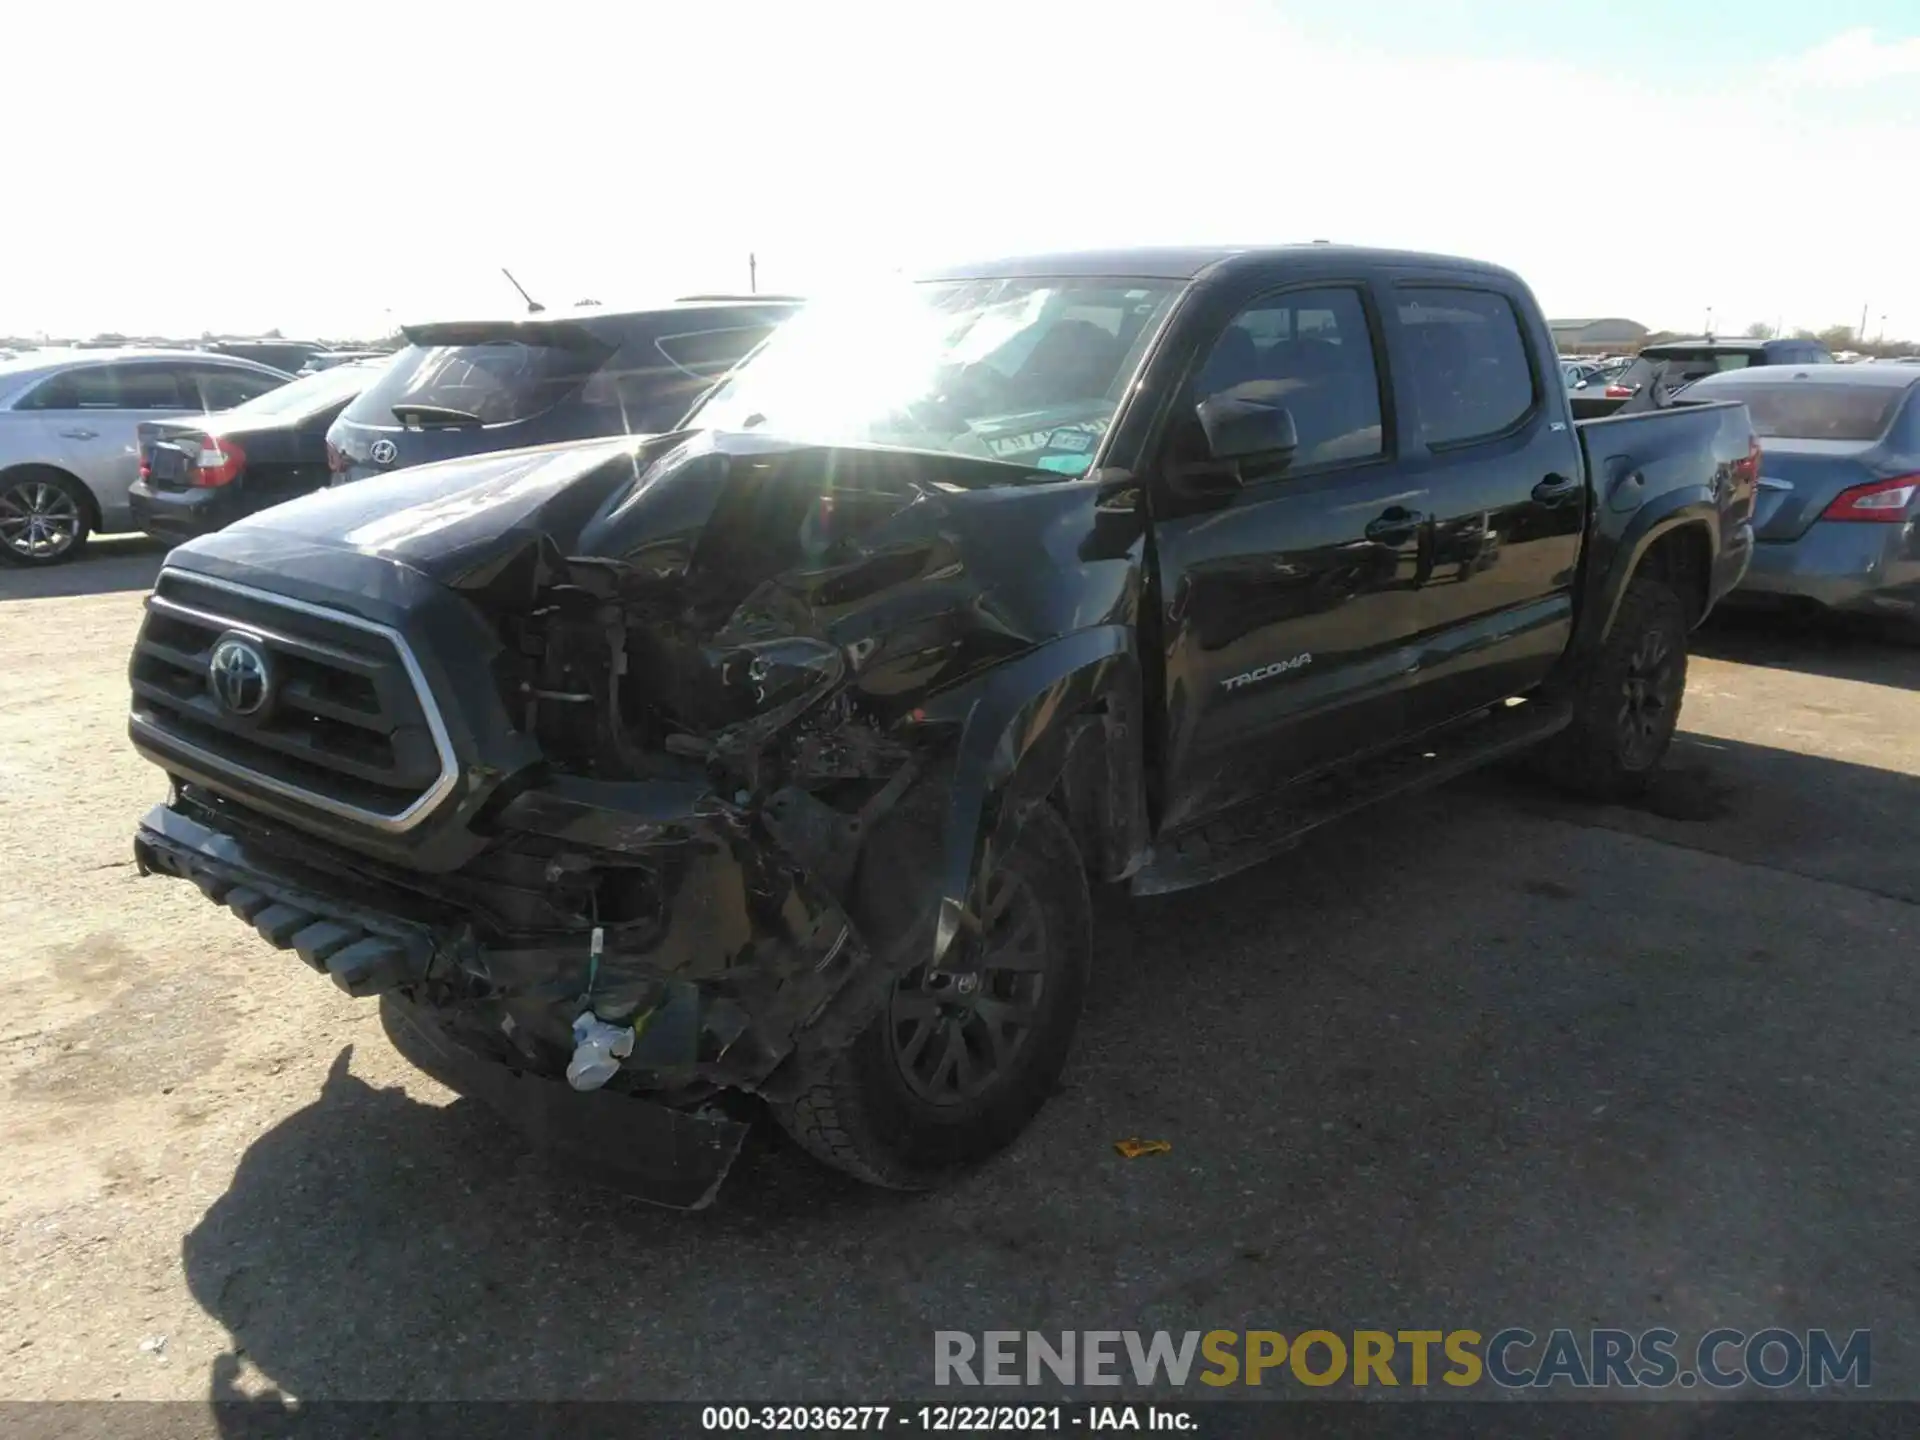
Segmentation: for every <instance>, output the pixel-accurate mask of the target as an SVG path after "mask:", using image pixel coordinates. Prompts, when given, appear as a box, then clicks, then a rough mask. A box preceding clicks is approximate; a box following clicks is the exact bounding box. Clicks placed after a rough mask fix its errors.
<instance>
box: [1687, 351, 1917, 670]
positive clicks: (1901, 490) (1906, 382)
mask: <svg viewBox="0 0 1920 1440" xmlns="http://www.w3.org/2000/svg"><path fill="white" fill-rule="evenodd" d="M1916 392H1920V373H1916V371H1915V370H1914V369H1913V368H1912V367H1909V366H1905V365H1812V366H1809V367H1807V368H1806V369H1804V370H1802V369H1798V368H1795V367H1789V366H1775V367H1768V368H1764V369H1752V370H1734V371H1727V372H1725V373H1722V374H1719V375H1709V376H1707V377H1706V378H1704V379H1702V380H1701V381H1699V382H1698V383H1697V384H1695V385H1693V386H1691V387H1690V388H1689V389H1688V391H1687V398H1688V399H1690V400H1694V399H1697V400H1740V401H1744V402H1745V403H1746V407H1747V413H1748V414H1750V415H1751V416H1752V417H1753V428H1754V430H1755V431H1756V433H1758V435H1759V436H1760V437H1761V438H1760V445H1761V449H1762V452H1763V458H1762V460H1761V462H1760V491H1759V499H1758V504H1757V508H1756V510H1755V512H1754V518H1753V528H1754V535H1755V538H1756V539H1757V540H1758V542H1759V543H1758V544H1757V545H1756V546H1755V547H1754V554H1753V563H1752V565H1751V566H1750V567H1749V568H1748V570H1747V576H1746V579H1745V581H1743V582H1742V584H1741V586H1740V588H1739V589H1738V590H1737V591H1735V592H1734V595H1733V597H1732V598H1733V600H1734V601H1735V602H1746V603H1750V604H1774V605H1779V604H1793V605H1799V606H1802V607H1807V606H1811V607H1817V608H1820V609H1824V610H1832V611H1843V612H1848V613H1859V614H1867V615H1879V616H1886V617H1891V618H1893V619H1895V620H1897V621H1899V622H1901V629H1902V630H1903V631H1904V632H1905V633H1907V634H1909V635H1911V636H1913V637H1914V638H1916V639H1920V504H1916V496H1920V399H1916V398H1915V396H1916Z"/></svg>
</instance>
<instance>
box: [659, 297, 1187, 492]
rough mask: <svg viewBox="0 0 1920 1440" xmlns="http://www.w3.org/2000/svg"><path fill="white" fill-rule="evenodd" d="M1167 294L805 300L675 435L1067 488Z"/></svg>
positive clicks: (1088, 455)
mask: <svg viewBox="0 0 1920 1440" xmlns="http://www.w3.org/2000/svg"><path fill="white" fill-rule="evenodd" d="M1180 288H1181V287H1180V286H1179V285H1178V284H1176V283H1173V282H1168V281H1151V280H1133V279H1106V278H1087V279H1070V280H1062V279H1037V280H1036V279H1024V280H966V281H940V282H931V283H926V284H920V285H899V286H894V287H890V288H886V289H882V290H878V291H870V292H867V293H864V294H861V295H858V296H850V297H846V298H844V299H841V300H838V301H834V300H824V301H820V302H816V303H814V304H810V305H808V306H807V307H806V309H805V310H803V311H801V313H800V314H799V315H797V316H795V317H794V318H793V319H792V320H789V321H788V322H787V323H786V324H785V325H784V326H783V327H781V329H779V330H778V331H776V332H775V333H774V335H773V338H772V339H770V340H769V341H768V342H767V343H766V344H765V345H764V346H762V347H761V349H760V350H759V351H758V352H757V353H756V354H755V355H754V357H753V358H752V359H751V360H749V361H748V362H747V363H746V365H745V366H744V367H742V368H741V369H740V370H739V371H737V372H735V374H734V375H733V376H732V377H731V378H729V379H728V380H727V381H726V382H725V383H724V384H723V385H722V386H721V387H720V388H719V389H718V390H716V391H715V392H714V393H713V395H712V396H711V397H710V398H709V399H708V400H707V402H706V403H705V404H704V405H702V406H701V407H700V409H699V410H698V411H697V412H696V413H695V414H694V415H693V416H692V417H691V418H690V419H689V421H688V424H689V425H690V426H696V427H700V428H704V429H715V430H762V429H763V430H766V431H769V432H771V433H774V434H778V435H780V436H783V437H785V438H790V439H795V440H804V441H809V442H818V443H825V444H875V445H896V446H901V447H903V448H909V449H918V450H944V451H947V452H950V453H952V454H955V455H972V456H980V457H983V458H986V459H992V460H1003V461H1006V462H1008V463H1009V464H1013V465H1019V466H1021V467H1023V468H1026V469H1039V470H1050V471H1053V472H1055V473H1058V474H1062V475H1080V474H1083V473H1084V472H1085V471H1086V470H1087V469H1088V467H1089V466H1091V465H1092V463H1093V458H1094V454H1095V452H1096V451H1097V450H1098V449H1099V447H1100V440H1101V437H1102V436H1104V435H1105V433H1106V430H1107V427H1108V425H1109V424H1110V423H1111V422H1112V419H1113V414H1114V411H1115V410H1116V409H1117V408H1118V406H1119V403H1120V400H1121V397H1122V396H1123V395H1124V394H1125V393H1126V389H1127V386H1128V384H1129V383H1130V382H1131V381H1132V378H1133V374H1134V371H1135V370H1136V369H1137V368H1138V367H1139V363H1140V358H1141V356H1142V355H1144V354H1145V352H1146V348H1147V346H1148V345H1149V344H1150V343H1151V342H1152V339H1153V336H1154V334H1155V333H1156V332H1157V331H1158V329H1159V326H1160V323H1161V321H1162V320H1163V319H1164V318H1165V317H1166V314H1167V312H1168V310H1169V309H1170V308H1171V307H1172V305H1173V302H1174V299H1175V297H1176V296H1177V295H1178V294H1179V292H1180Z"/></svg>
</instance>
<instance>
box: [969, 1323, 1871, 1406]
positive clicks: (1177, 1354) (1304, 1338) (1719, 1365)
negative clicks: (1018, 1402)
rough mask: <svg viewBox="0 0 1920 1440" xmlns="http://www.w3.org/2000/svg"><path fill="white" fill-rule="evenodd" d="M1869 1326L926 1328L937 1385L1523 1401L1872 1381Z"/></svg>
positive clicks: (1857, 1384) (1855, 1385) (1859, 1384)
mask: <svg viewBox="0 0 1920 1440" xmlns="http://www.w3.org/2000/svg"><path fill="white" fill-rule="evenodd" d="M1872 1342H1873V1336H1872V1332H1870V1331H1867V1330H1852V1331H1849V1332H1846V1334H1845V1336H1844V1338H1843V1337H1842V1336H1841V1334H1840V1332H1838V1331H1828V1330H1804V1331H1796V1330H1787V1329H1784V1328H1782V1327H1779V1326H1770V1327H1767V1328H1763V1329H1759V1330H1754V1331H1745V1330H1736V1329H1730V1328H1719V1329H1713V1330H1708V1331H1705V1332H1704V1333H1702V1334H1701V1335H1699V1336H1698V1337H1695V1338H1693V1339H1691V1340H1685V1341H1683V1339H1682V1337H1681V1336H1680V1334H1679V1332H1677V1331H1674V1330H1668V1329H1664V1328H1656V1329H1651V1330H1642V1331H1638V1332H1635V1331H1631V1330H1607V1329H1594V1330H1572V1329H1564V1328H1563V1329H1554V1330H1548V1331H1545V1332H1543V1333H1540V1334H1536V1333H1535V1332H1533V1331H1532V1330H1528V1329H1525V1328H1522V1327H1519V1326H1510V1327H1507V1328H1505V1329H1500V1330H1495V1331H1492V1332H1491V1333H1488V1334H1483V1332H1481V1331H1479V1330H1353V1331H1343V1332H1336V1331H1332V1330H1301V1331H1295V1332H1292V1333H1291V1334H1288V1333H1285V1332H1282V1331H1279V1330H1246V1331H1239V1330H1208V1331H1205V1332H1202V1331H1199V1330H1186V1331H1181V1332H1179V1333H1174V1332H1170V1331H1166V1330H1154V1331H1140V1330H1061V1331H1039V1330H1024V1331H1022V1330H986V1331H981V1332H979V1333H978V1334H975V1333H974V1332H971V1331H966V1330H936V1331H935V1332H934V1336H933V1379H934V1383H935V1384H936V1385H1043V1384H1060V1385H1124V1384H1128V1383H1132V1384H1134V1385H1139V1386H1151V1385H1170V1386H1183V1385H1189V1384H1194V1383H1198V1384H1201V1385H1210V1386H1214V1387H1224V1386H1230V1385H1306V1386H1312V1387H1324V1386H1328V1385H1340V1384H1347V1385H1356V1386H1395V1387H1399V1386H1408V1387H1412V1388H1415V1389H1418V1388H1421V1387H1425V1386H1429V1385H1444V1386H1450V1387H1453V1388H1454V1389H1456V1390H1459V1389H1465V1388H1468V1387H1471V1386H1476V1385H1484V1384H1493V1385H1497V1386H1500V1387H1502V1388H1504V1389H1509V1390H1518V1389H1526V1390H1533V1391H1540V1390H1553V1389H1556V1388H1566V1389H1572V1390H1593V1389H1621V1390H1642V1389H1662V1388H1666V1387H1668V1386H1678V1387H1680V1388H1682V1389H1691V1388H1693V1387H1694V1386H1702V1385H1704V1386H1707V1387H1709V1388H1712V1389H1717V1390H1725V1389H1732V1388H1733V1387H1735V1386H1739V1385H1747V1384H1752V1385H1758V1386H1761V1387H1763V1388H1766V1389H1783V1388H1785V1387H1787V1386H1791V1385H1801V1384H1804V1385H1806V1386H1808V1387H1810V1388H1813V1389H1822V1388H1825V1387H1827V1386H1849V1387H1853V1388H1858V1389H1865V1388H1867V1387H1868V1386H1870V1385H1871V1384H1872V1383H1873V1344H1872Z"/></svg>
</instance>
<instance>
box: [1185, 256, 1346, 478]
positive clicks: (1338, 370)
mask: <svg viewBox="0 0 1920 1440" xmlns="http://www.w3.org/2000/svg"><path fill="white" fill-rule="evenodd" d="M1236 393H1238V394H1245V395H1248V396H1250V397H1252V396H1257V397H1259V398H1260V399H1263V400H1266V401H1268V402H1269V403H1277V404H1281V405H1284V406H1286V408H1287V410H1288V411H1289V413H1291V414H1292V416H1293V424H1294V429H1295V431H1296V432H1297V433H1298V435H1299V437H1300V448H1299V449H1298V450H1296V451H1295V452H1294V458H1293V466H1294V468H1296V469H1297V468H1299V467H1301V466H1303V465H1324V464H1330V463H1333V462H1336V461H1345V460H1366V459H1371V458H1373V457H1375V456H1377V455H1380V454H1382V453H1383V441H1382V438H1381V429H1380V373H1379V368H1378V366H1377V365H1376V364H1375V363H1374V354H1373V336H1372V334H1371V332H1370V331H1369V330H1368V328H1367V312H1366V306H1365V305H1364V304H1363V303H1362V302H1361V299H1360V292H1359V291H1358V290H1356V289H1353V288H1351V287H1348V286H1340V287H1329V288H1327V289H1324V290H1287V291H1282V292H1280V293H1279V294H1275V295H1266V296H1262V297H1261V298H1260V299H1258V300H1255V301H1254V302H1253V303H1252V304H1251V305H1249V306H1247V308H1246V309H1244V310H1242V311H1241V312H1240V313H1239V314H1238V315H1236V316H1234V318H1233V320H1232V322H1231V323H1230V324H1228V326H1227V328H1226V329H1225V330H1224V331H1222V332H1221V335H1220V338H1219V339H1218V340H1217V341H1215V342H1214V346H1213V349H1212V350H1211V351H1210V352H1209V353H1208V355H1207V358H1206V360H1205V362H1204V363H1202V365H1201V366H1200V369H1199V371H1198V373H1197V374H1196V376H1195V378H1194V393H1193V399H1194V403H1195V404H1196V405H1197V404H1199V403H1201V402H1202V401H1204V400H1207V399H1210V398H1213V397H1216V396H1221V395H1231V394H1236Z"/></svg>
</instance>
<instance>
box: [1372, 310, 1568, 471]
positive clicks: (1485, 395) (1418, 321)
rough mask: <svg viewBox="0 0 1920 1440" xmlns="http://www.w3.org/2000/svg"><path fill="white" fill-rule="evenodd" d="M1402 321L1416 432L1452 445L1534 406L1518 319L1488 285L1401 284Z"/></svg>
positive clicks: (1495, 429)
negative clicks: (1417, 425) (1415, 409)
mask: <svg viewBox="0 0 1920 1440" xmlns="http://www.w3.org/2000/svg"><path fill="white" fill-rule="evenodd" d="M1399 294H1400V299H1399V305H1400V327H1401V333H1402V334H1403V335H1404V336H1405V337H1406V342H1407V344H1406V357H1407V358H1406V367H1407V376H1406V378H1407V381H1408V383H1409V384H1410V385H1411V387H1412V389H1413V398H1414V403H1415V404H1416V405H1417V406H1418V407H1419V411H1420V437H1421V439H1423V440H1425V441H1426V443H1427V444H1429V445H1458V444H1460V443H1461V442H1463V441H1468V440H1483V439H1487V438H1489V437H1491V436H1494V435H1498V434H1499V433H1500V432H1501V431H1503V430H1506V429H1508V428H1510V427H1511V426H1513V425H1515V424H1517V423H1519V421H1520V420H1522V419H1523V418H1525V416H1526V415H1527V414H1528V412H1529V411H1531V410H1532V409H1533V407H1534V404H1535V402H1536V399H1537V397H1536V396H1535V394H1534V385H1533V366H1532V364H1531V363H1529V361H1528V359H1527V345H1526V340H1525V339H1524V338H1523V336H1522V334H1521V330H1520V318H1519V316H1517V315H1516V314H1515V313H1514V310H1513V305H1512V304H1511V303H1510V302H1509V301H1508V300H1507V297H1506V296H1504V295H1497V294H1495V293H1494V292H1493V291H1491V290H1465V289H1455V288H1452V287H1441V286H1429V287H1417V286H1403V287H1401V289H1400V292H1399Z"/></svg>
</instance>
